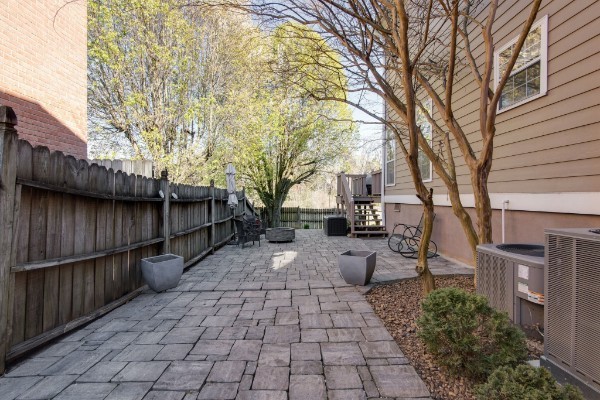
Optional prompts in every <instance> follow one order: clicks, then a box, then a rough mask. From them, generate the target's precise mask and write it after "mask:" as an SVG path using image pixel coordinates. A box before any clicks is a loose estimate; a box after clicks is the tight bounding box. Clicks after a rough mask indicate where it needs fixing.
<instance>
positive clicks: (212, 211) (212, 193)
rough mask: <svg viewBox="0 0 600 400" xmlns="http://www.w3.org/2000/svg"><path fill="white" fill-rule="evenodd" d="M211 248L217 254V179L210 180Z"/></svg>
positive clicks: (212, 252)
mask: <svg viewBox="0 0 600 400" xmlns="http://www.w3.org/2000/svg"><path fill="white" fill-rule="evenodd" d="M210 248H211V249H212V250H211V254H215V180H214V179H211V180H210Z"/></svg>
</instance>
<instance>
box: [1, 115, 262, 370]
mask: <svg viewBox="0 0 600 400" xmlns="http://www.w3.org/2000/svg"><path fill="white" fill-rule="evenodd" d="M15 125H16V116H15V114H14V112H13V111H12V109H10V108H9V107H3V106H0V168H1V170H0V373H2V372H3V370H4V368H5V361H6V360H11V359H14V358H16V357H18V356H20V355H22V354H23V353H25V352H26V351H29V350H31V349H33V348H35V347H36V346H39V345H40V344H42V343H45V342H46V341H48V340H51V339H53V338H55V337H57V336H58V335H60V334H62V333H64V332H66V331H69V330H71V329H73V328H75V327H77V326H80V325H82V324H84V323H86V322H89V321H90V320H92V319H94V318H96V317H98V316H100V315H103V314H105V313H106V312H108V311H110V310H112V309H114V308H116V307H118V306H119V305H121V304H123V303H124V302H126V301H128V300H129V299H131V298H133V297H134V296H136V295H137V294H138V293H140V292H141V291H142V290H143V289H144V284H143V282H142V276H141V269H140V264H141V259H142V258H145V257H151V256H154V255H158V254H161V253H169V252H171V253H174V254H178V255H181V256H183V257H184V260H185V265H186V266H190V265H192V264H194V263H195V262H197V261H198V260H200V259H201V258H202V257H204V256H206V255H207V254H209V253H211V252H214V250H215V249H216V248H218V247H219V246H221V245H223V244H225V243H226V242H227V241H229V240H230V239H231V238H232V235H233V224H232V222H233V221H231V220H232V218H233V215H234V214H240V213H241V212H243V211H245V210H246V208H247V207H250V205H249V202H248V201H247V200H246V198H245V193H244V191H242V192H238V198H240V202H239V205H238V208H237V209H235V210H233V211H232V210H231V209H230V208H229V207H228V206H227V197H228V194H227V190H226V189H218V188H215V187H214V185H212V184H211V186H210V187H194V186H187V185H177V184H173V183H169V181H168V179H167V175H166V173H163V176H162V177H161V179H153V178H147V177H142V176H140V175H137V176H136V175H133V174H131V175H130V174H126V173H124V172H121V171H118V172H114V171H113V170H112V169H106V168H105V167H101V166H98V165H97V164H92V165H90V164H88V163H87V162H86V161H85V160H76V159H75V158H73V157H71V156H65V155H63V154H62V153H61V152H52V153H51V152H50V151H49V150H48V149H47V148H46V147H35V148H32V146H31V145H30V144H29V143H28V142H26V141H23V140H18V137H17V132H16V130H15V129H14V126H15Z"/></svg>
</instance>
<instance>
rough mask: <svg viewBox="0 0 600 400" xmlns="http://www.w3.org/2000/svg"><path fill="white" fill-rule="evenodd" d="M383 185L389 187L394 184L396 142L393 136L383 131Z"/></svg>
mask: <svg viewBox="0 0 600 400" xmlns="http://www.w3.org/2000/svg"><path fill="white" fill-rule="evenodd" d="M384 157H385V185H386V186H391V185H394V184H395V183H396V172H395V167H396V141H395V140H394V136H393V134H390V132H389V131H388V130H386V131H385V154H384Z"/></svg>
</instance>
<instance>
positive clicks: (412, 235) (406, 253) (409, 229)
mask: <svg viewBox="0 0 600 400" xmlns="http://www.w3.org/2000/svg"><path fill="white" fill-rule="evenodd" d="M433 219H434V220H435V214H433ZM422 235H423V215H421V219H420V220H419V224H418V225H407V224H395V225H394V230H393V231H392V234H391V235H390V237H389V239H388V247H389V248H390V249H391V250H392V251H394V252H396V253H400V255H401V256H403V257H406V258H417V257H418V256H419V247H420V245H421V236H422ZM437 256H438V254H437V245H436V244H435V242H434V241H433V240H429V248H428V250H427V258H432V257H437Z"/></svg>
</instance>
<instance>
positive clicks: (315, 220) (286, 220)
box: [256, 207, 337, 229]
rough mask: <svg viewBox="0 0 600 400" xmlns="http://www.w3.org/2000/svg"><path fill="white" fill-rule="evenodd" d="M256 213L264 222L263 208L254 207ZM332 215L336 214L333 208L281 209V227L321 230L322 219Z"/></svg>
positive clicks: (264, 213) (264, 211)
mask: <svg viewBox="0 0 600 400" xmlns="http://www.w3.org/2000/svg"><path fill="white" fill-rule="evenodd" d="M256 212H257V213H258V215H260V218H261V220H263V221H266V210H265V208H264V207H256ZM333 214H337V211H336V209H335V208H301V207H282V208H281V226H285V227H288V228H297V229H302V228H304V225H308V227H309V229H323V217H324V216H326V215H333Z"/></svg>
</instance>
